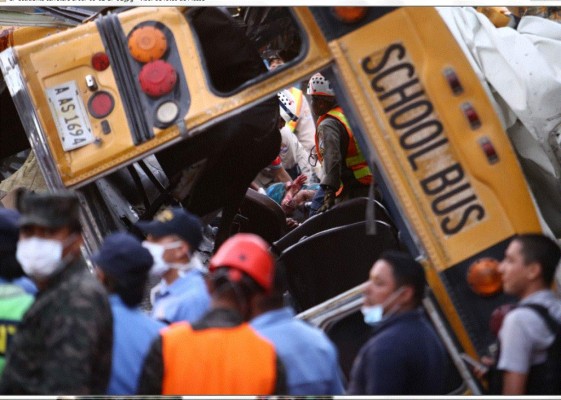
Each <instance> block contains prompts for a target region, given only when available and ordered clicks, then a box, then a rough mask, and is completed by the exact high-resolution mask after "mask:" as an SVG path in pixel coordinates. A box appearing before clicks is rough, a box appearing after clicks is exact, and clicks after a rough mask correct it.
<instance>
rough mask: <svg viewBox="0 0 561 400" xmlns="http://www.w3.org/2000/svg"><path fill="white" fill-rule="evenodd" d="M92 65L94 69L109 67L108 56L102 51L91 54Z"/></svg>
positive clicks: (101, 69) (103, 69)
mask: <svg viewBox="0 0 561 400" xmlns="http://www.w3.org/2000/svg"><path fill="white" fill-rule="evenodd" d="M92 67H93V69H95V70H96V71H105V70H106V69H107V68H108V67H109V56H108V55H107V53H104V52H102V51H100V52H98V53H95V54H94V55H93V56H92Z"/></svg>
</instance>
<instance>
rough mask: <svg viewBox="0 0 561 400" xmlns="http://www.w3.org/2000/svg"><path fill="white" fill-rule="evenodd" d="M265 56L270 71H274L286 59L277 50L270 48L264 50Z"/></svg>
mask: <svg viewBox="0 0 561 400" xmlns="http://www.w3.org/2000/svg"><path fill="white" fill-rule="evenodd" d="M263 58H264V59H265V61H266V64H267V68H268V69H269V71H274V70H275V69H277V68H278V67H280V66H281V65H283V64H284V60H283V59H282V57H281V55H280V54H279V52H278V51H277V50H271V49H268V50H266V51H265V52H264V54H263Z"/></svg>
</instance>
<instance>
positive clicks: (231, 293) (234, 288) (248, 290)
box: [209, 266, 264, 303]
mask: <svg viewBox="0 0 561 400" xmlns="http://www.w3.org/2000/svg"><path fill="white" fill-rule="evenodd" d="M234 276H236V278H237V277H239V279H234ZM209 278H210V279H211V280H212V282H213V284H214V288H215V295H216V296H219V297H227V298H230V299H232V300H235V301H236V302H238V303H239V301H240V300H242V301H245V302H248V301H249V300H250V299H251V297H252V296H253V295H254V294H256V293H261V292H263V291H264V290H263V288H262V287H261V286H260V285H259V284H258V283H257V282H256V281H255V280H254V279H253V278H252V277H250V276H249V275H248V274H246V273H244V272H241V271H239V270H237V269H235V268H230V267H226V266H225V267H220V268H217V269H216V270H215V271H213V272H211V273H210V275H209ZM239 296H242V298H241V299H240V297H239Z"/></svg>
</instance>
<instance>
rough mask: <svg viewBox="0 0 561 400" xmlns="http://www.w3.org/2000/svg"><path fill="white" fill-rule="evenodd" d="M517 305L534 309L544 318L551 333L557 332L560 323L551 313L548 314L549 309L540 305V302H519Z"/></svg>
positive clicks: (555, 333)
mask: <svg viewBox="0 0 561 400" xmlns="http://www.w3.org/2000/svg"><path fill="white" fill-rule="evenodd" d="M518 307H525V308H531V309H532V310H534V311H536V312H537V313H538V314H539V315H541V317H542V318H543V319H544V321H545V323H546V324H547V326H548V327H549V330H550V331H551V333H553V334H554V335H557V332H559V329H560V327H561V326H560V325H561V324H559V323H558V322H557V321H556V320H555V319H554V318H553V317H552V316H551V314H549V310H548V309H547V308H546V307H544V306H542V305H541V304H534V303H527V304H520V305H519V306H518Z"/></svg>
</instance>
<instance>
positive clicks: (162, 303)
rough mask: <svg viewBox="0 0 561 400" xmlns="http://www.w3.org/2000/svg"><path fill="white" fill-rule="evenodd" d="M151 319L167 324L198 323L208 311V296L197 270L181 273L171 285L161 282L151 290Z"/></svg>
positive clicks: (199, 272) (203, 281) (200, 273)
mask: <svg viewBox="0 0 561 400" xmlns="http://www.w3.org/2000/svg"><path fill="white" fill-rule="evenodd" d="M151 298H152V317H154V318H156V319H158V320H161V321H165V322H168V323H172V322H179V321H187V322H195V321H198V320H199V319H200V318H201V317H202V316H203V315H205V314H206V312H207V311H208V310H209V309H210V295H209V293H208V289H207V286H206V283H205V280H204V278H203V274H202V272H201V271H199V270H198V269H194V268H193V269H191V270H189V271H187V272H185V273H181V275H180V276H179V278H177V279H176V280H175V281H174V282H173V283H172V284H171V285H166V283H165V281H163V280H162V282H160V283H159V284H158V285H156V286H155V287H154V288H153V289H152V293H151Z"/></svg>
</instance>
